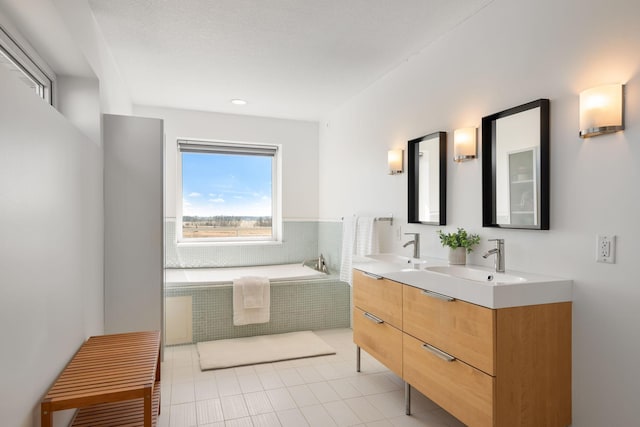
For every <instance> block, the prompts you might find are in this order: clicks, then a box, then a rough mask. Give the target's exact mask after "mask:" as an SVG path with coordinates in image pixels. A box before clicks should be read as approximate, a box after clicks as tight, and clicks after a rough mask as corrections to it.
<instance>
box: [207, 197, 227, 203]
mask: <svg viewBox="0 0 640 427" xmlns="http://www.w3.org/2000/svg"><path fill="white" fill-rule="evenodd" d="M209 201H210V202H211V203H224V199H223V198H222V197H217V198H215V199H209Z"/></svg>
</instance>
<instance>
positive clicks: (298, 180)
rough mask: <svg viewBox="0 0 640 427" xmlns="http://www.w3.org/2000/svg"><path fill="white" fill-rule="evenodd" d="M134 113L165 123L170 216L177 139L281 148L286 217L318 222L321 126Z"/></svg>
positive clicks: (149, 110) (159, 111) (161, 111)
mask: <svg viewBox="0 0 640 427" xmlns="http://www.w3.org/2000/svg"><path fill="white" fill-rule="evenodd" d="M134 112H135V114H136V115H139V116H146V117H158V118H161V119H164V128H165V134H166V153H165V168H166V172H165V216H166V217H168V218H175V216H176V211H175V207H176V201H175V195H176V154H177V146H176V141H177V139H178V138H194V139H210V140H224V141H241V142H262V143H270V144H282V156H283V159H282V165H283V166H282V181H283V182H282V193H283V194H282V198H283V203H282V216H283V218H284V219H285V220H286V219H316V218H317V217H318V124H317V123H315V122H305V121H296V120H284V119H272V118H264V117H253V116H240V115H234V114H221V113H208V112H202V111H189V110H178V109H171V108H157V107H146V106H135V107H134Z"/></svg>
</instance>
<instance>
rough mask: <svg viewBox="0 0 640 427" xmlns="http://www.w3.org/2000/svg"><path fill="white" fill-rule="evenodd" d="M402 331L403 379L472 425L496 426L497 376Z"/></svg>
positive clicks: (472, 426)
mask: <svg viewBox="0 0 640 427" xmlns="http://www.w3.org/2000/svg"><path fill="white" fill-rule="evenodd" d="M434 352H437V349H435V350H433V349H432V350H431V351H430V350H428V349H426V348H425V347H424V343H423V342H421V341H419V340H417V339H415V338H414V337H412V336H410V335H408V334H403V350H402V353H403V371H404V372H403V373H404V376H403V379H404V380H405V381H406V382H408V383H409V384H411V386H412V387H414V388H416V389H417V390H419V391H420V392H422V393H423V394H424V395H425V396H427V397H428V398H429V399H431V400H433V401H434V402H435V403H437V404H438V405H440V406H441V407H442V408H444V409H445V410H447V411H448V412H450V413H451V414H452V415H453V416H455V417H456V418H458V419H459V420H460V421H462V422H463V423H465V424H466V425H468V426H470V427H485V426H486V427H489V426H492V425H493V400H494V389H495V378H494V377H492V376H490V375H487V374H485V373H484V372H482V371H479V370H478V369H475V368H473V367H471V366H469V365H467V364H466V363H464V362H461V361H460V360H456V359H454V360H452V361H447V360H444V359H443V357H445V355H441V356H438V355H436V354H434Z"/></svg>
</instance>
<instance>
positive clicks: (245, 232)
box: [182, 225, 271, 239]
mask: <svg viewBox="0 0 640 427" xmlns="http://www.w3.org/2000/svg"><path fill="white" fill-rule="evenodd" d="M263 236H264V237H269V236H271V227H250V228H244V227H213V226H204V225H200V226H198V227H193V226H185V227H182V237H185V238H187V239H189V238H191V239H194V238H195V239H202V238H211V237H263Z"/></svg>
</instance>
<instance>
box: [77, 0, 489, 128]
mask: <svg viewBox="0 0 640 427" xmlns="http://www.w3.org/2000/svg"><path fill="white" fill-rule="evenodd" d="M491 1H493V0H89V3H90V5H91V8H92V9H93V12H94V14H95V17H96V20H97V22H98V24H99V25H100V27H101V28H102V31H103V32H104V36H105V38H106V41H107V44H108V45H109V46H110V48H111V50H112V53H113V57H114V59H115V62H116V64H117V65H118V67H119V69H120V71H121V73H122V76H123V78H124V80H125V82H126V83H127V85H128V87H129V90H130V93H131V96H132V99H133V102H134V104H138V105H151V106H165V107H175V108H184V109H194V110H204V111H217V112H228V113H235V114H251V115H258V116H267V117H282V118H291V119H301V120H320V119H321V118H322V117H323V116H324V115H326V114H327V113H328V112H330V111H331V110H332V109H334V108H336V107H338V106H340V105H341V104H342V103H344V102H345V101H347V100H348V99H349V98H350V97H352V96H354V95H356V94H357V93H359V92H360V91H362V90H363V89H365V88H366V87H367V86H369V85H370V84H372V83H373V82H374V81H376V80H377V79H379V78H381V77H382V76H384V75H385V74H386V73H387V72H389V71H390V70H392V69H393V68H395V67H397V66H398V65H400V64H401V63H402V62H403V61H406V60H407V59H409V58H410V57H411V56H412V55H415V54H416V53H419V52H420V50H421V49H423V48H424V47H425V46H427V45H428V44H429V43H431V42H433V41H434V40H436V39H437V38H438V37H439V36H441V35H442V34H444V33H446V32H448V31H450V30H451V29H453V28H454V27H456V26H457V25H458V24H459V23H461V22H463V21H464V20H465V19H467V18H468V17H470V16H471V15H473V14H474V13H476V12H477V11H478V10H479V9H481V8H482V7H484V6H485V5H486V4H488V3H490V2H491ZM233 98H243V99H246V100H247V101H248V103H249V104H248V105H245V106H235V105H232V104H231V103H230V100H231V99H233Z"/></svg>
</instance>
